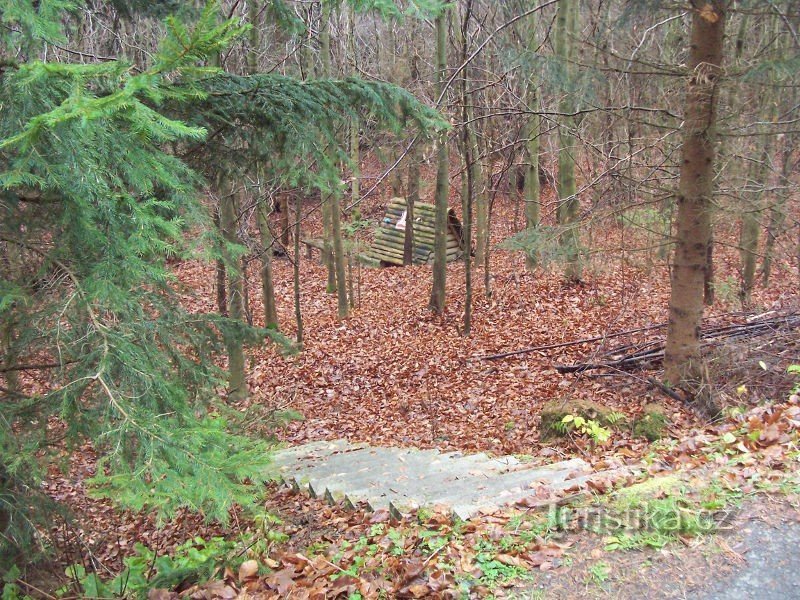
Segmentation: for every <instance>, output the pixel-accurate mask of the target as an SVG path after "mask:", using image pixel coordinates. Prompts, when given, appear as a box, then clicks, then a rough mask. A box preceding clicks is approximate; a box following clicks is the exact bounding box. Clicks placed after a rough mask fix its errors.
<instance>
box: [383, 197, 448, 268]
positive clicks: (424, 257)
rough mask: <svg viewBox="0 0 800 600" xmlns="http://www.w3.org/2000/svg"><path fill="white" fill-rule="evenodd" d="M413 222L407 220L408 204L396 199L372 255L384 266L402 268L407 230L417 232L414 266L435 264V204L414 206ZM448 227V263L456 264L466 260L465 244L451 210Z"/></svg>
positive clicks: (389, 210) (387, 214)
mask: <svg viewBox="0 0 800 600" xmlns="http://www.w3.org/2000/svg"><path fill="white" fill-rule="evenodd" d="M413 221H414V222H413V223H411V222H409V221H408V220H407V207H406V201H405V200H404V199H402V198H393V199H392V200H391V201H390V202H389V205H388V207H387V209H386V216H385V217H384V218H383V221H382V222H381V225H380V228H379V229H378V231H377V232H376V234H375V241H374V242H373V244H372V248H371V249H370V252H369V254H370V255H371V256H372V257H373V258H375V259H377V260H380V261H381V262H383V263H388V264H393V265H400V266H402V264H403V248H404V244H405V228H406V227H408V226H413V228H414V253H413V262H414V264H427V263H431V262H433V247H434V236H435V224H436V209H435V207H434V206H433V205H432V204H423V203H421V202H418V203H416V204H415V205H414V220H413ZM447 221H448V224H447V261H448V262H450V261H454V260H457V259H459V258H460V257H461V256H463V252H464V242H463V238H462V236H461V224H460V223H459V222H458V219H457V218H456V215H455V213H454V212H453V210H452V209H450V210H449V211H448V219H447Z"/></svg>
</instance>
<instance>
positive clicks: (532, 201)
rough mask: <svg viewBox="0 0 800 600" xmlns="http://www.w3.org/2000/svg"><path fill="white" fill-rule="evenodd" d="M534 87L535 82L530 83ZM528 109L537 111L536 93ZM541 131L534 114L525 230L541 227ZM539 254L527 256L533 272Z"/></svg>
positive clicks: (528, 128) (528, 136)
mask: <svg viewBox="0 0 800 600" xmlns="http://www.w3.org/2000/svg"><path fill="white" fill-rule="evenodd" d="M529 85H533V81H531V82H530V83H529ZM528 97H529V100H528V103H527V104H528V109H529V110H536V108H537V107H536V93H535V91H534V92H529V93H528ZM540 130H541V117H540V116H539V115H538V114H532V115H530V116H529V117H528V119H527V121H526V122H525V129H524V136H525V183H524V187H523V194H522V195H523V198H524V200H525V228H526V229H531V228H536V227H539V221H540V219H541V216H540V214H541V188H540V183H539V132H540ZM537 255H538V252H537V251H536V249H535V248H533V249H530V250H529V251H528V253H527V255H526V256H525V267H526V268H527V269H528V270H529V271H532V270H533V269H535V268H536V266H537V265H538V262H539V261H538V256H537Z"/></svg>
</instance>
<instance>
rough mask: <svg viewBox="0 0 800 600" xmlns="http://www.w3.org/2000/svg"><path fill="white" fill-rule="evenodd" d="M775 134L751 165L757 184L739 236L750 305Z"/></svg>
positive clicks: (745, 295) (752, 182)
mask: <svg viewBox="0 0 800 600" xmlns="http://www.w3.org/2000/svg"><path fill="white" fill-rule="evenodd" d="M774 106H775V105H774V104H771V105H770V110H769V115H768V117H767V121H768V122H770V121H771V120H772V119H773V118H774V116H775V111H774V110H772V108H773V107H774ZM773 140H774V138H773V137H772V136H768V137H767V138H766V140H764V148H763V150H762V152H761V157H760V160H759V162H757V163H755V164H753V166H752V168H751V169H750V173H751V176H750V177H749V179H750V181H749V182H748V186H751V185H752V186H756V189H755V191H754V192H753V193H752V196H751V199H750V202H748V205H747V206H744V207H743V209H744V211H743V213H742V230H741V236H740V238H739V250H740V258H741V261H742V266H741V269H742V288H741V290H740V295H741V299H742V304H743V305H744V306H749V305H750V299H751V296H752V293H753V287H754V286H755V277H756V263H757V259H758V241H759V237H760V233H761V217H762V216H763V214H764V206H763V197H764V186H765V183H766V180H767V178H768V176H769V165H770V157H771V156H772V150H773V148H772V142H773Z"/></svg>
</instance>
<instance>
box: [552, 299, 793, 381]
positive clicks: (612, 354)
mask: <svg viewBox="0 0 800 600" xmlns="http://www.w3.org/2000/svg"><path fill="white" fill-rule="evenodd" d="M665 326H666V324H663V325H662V327H665ZM798 326H800V315H797V314H790V315H783V316H780V317H774V318H771V319H762V320H751V321H749V322H747V323H739V324H729V325H718V326H715V327H706V328H705V329H703V330H701V332H700V339H701V344H700V346H701V348H708V347H709V346H712V345H714V344H716V343H719V342H721V341H731V340H741V339H752V338H755V337H759V336H763V335H767V334H772V333H775V332H776V331H779V330H781V329H796V328H797V327H798ZM664 348H665V341H664V340H659V341H655V342H646V343H644V344H640V345H638V346H636V345H628V346H623V347H620V348H614V349H613V350H609V351H608V352H606V353H604V354H603V355H601V358H605V360H599V361H597V362H585V363H575V364H572V365H554V367H555V369H556V371H558V372H559V373H583V372H584V371H590V370H594V369H618V370H624V369H626V368H627V369H630V368H638V369H641V368H644V367H646V366H653V365H657V364H660V363H661V362H663V360H664ZM651 383H653V382H651ZM653 385H656V384H655V383H653ZM662 391H664V392H665V393H668V392H666V390H664V389H662ZM670 395H671V394H670Z"/></svg>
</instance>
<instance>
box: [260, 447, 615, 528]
mask: <svg viewBox="0 0 800 600" xmlns="http://www.w3.org/2000/svg"><path fill="white" fill-rule="evenodd" d="M274 465H275V469H276V471H277V473H278V475H279V476H280V478H281V479H282V480H283V481H284V482H286V483H287V484H289V485H292V486H294V487H295V488H296V489H302V490H304V491H307V492H309V493H310V494H312V495H314V496H317V497H323V498H327V499H328V500H329V501H331V502H333V501H338V500H342V499H344V500H345V501H346V502H348V503H350V504H353V505H355V504H356V503H357V502H366V503H367V504H368V505H369V506H370V508H371V509H372V510H378V509H380V508H387V509H390V510H392V511H393V512H397V513H403V512H407V511H409V510H411V509H414V508H418V507H420V506H436V505H439V506H447V507H449V508H450V510H452V511H453V513H454V514H455V515H457V516H458V517H460V518H462V519H468V518H470V517H471V516H474V515H476V514H478V513H481V512H486V511H491V510H494V509H497V508H500V507H502V506H506V505H510V504H513V503H515V502H518V501H519V500H522V499H523V498H526V497H530V496H533V495H534V494H535V495H536V496H537V497H544V498H547V497H548V495H549V494H550V492H553V494H555V493H556V492H557V491H558V490H566V489H573V488H576V489H577V488H578V487H579V486H581V485H585V484H586V483H587V482H588V481H589V480H590V479H591V478H592V477H595V476H600V475H603V474H602V473H598V474H595V473H592V469H591V467H590V466H589V465H588V464H587V463H586V462H585V461H583V460H581V459H579V458H575V459H571V460H567V461H562V462H557V463H553V464H551V465H544V466H541V465H532V464H529V463H525V462H521V461H520V460H518V459H517V458H515V457H513V456H503V457H498V458H491V457H489V456H487V455H486V454H483V453H479V454H471V455H465V454H462V453H460V452H449V453H444V454H443V453H440V452H439V451H438V450H417V449H413V448H411V449H410V448H383V447H372V446H367V445H366V444H350V443H349V442H347V441H345V440H335V441H331V442H314V443H311V444H306V445H304V446H297V447H295V448H290V449H287V450H281V451H279V452H278V453H277V454H276V456H275V460H274Z"/></svg>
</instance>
